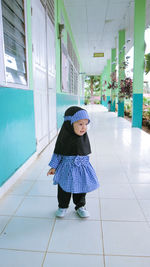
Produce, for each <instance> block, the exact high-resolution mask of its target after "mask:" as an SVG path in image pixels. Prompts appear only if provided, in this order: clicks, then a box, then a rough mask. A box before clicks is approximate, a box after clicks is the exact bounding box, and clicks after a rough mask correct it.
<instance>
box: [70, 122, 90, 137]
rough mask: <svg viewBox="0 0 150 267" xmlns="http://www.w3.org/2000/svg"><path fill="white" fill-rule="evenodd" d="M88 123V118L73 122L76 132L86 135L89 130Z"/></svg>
mask: <svg viewBox="0 0 150 267" xmlns="http://www.w3.org/2000/svg"><path fill="white" fill-rule="evenodd" d="M87 125H88V119H84V120H79V121H75V122H74V123H73V129H74V132H75V133H76V134H77V135H79V136H82V135H84V134H85V133H86V131H87Z"/></svg>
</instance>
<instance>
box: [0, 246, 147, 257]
mask: <svg viewBox="0 0 150 267" xmlns="http://www.w3.org/2000/svg"><path fill="white" fill-rule="evenodd" d="M0 250H6V251H7V250H9V251H19V252H31V253H43V254H44V253H45V252H47V253H48V254H56V255H57V254H58V255H59V254H61V255H68V254H69V255H83V256H101V257H102V256H106V257H107V256H111V257H130V258H150V255H149V256H147V255H128V254H109V253H106V254H105V255H103V254H101V253H100V254H98V253H78V252H62V251H45V250H27V249H14V248H0Z"/></svg>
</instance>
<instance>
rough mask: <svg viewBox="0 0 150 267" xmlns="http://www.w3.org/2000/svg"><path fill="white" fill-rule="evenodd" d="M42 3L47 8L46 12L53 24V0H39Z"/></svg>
mask: <svg viewBox="0 0 150 267" xmlns="http://www.w3.org/2000/svg"><path fill="white" fill-rule="evenodd" d="M41 3H42V5H43V6H44V8H46V10H47V14H48V16H49V18H50V20H51V22H52V24H53V25H55V3H54V0H41Z"/></svg>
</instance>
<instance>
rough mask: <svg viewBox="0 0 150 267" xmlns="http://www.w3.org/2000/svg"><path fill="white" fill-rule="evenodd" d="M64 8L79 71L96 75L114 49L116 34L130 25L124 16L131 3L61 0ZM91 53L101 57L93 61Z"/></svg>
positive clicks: (123, 0) (128, 12)
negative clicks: (96, 53) (100, 54)
mask: <svg viewBox="0 0 150 267" xmlns="http://www.w3.org/2000/svg"><path fill="white" fill-rule="evenodd" d="M141 1H142V0H141ZM147 1H148V2H149V3H150V0H147ZM64 5H65V9H66V12H67V14H68V18H69V22H70V25H71V29H72V32H73V36H74V40H75V42H76V46H77V49H78V52H79V55H80V59H81V62H82V66H83V72H86V73H87V74H100V73H101V71H102V70H103V68H104V66H105V65H106V64H107V59H109V58H110V55H111V48H114V47H115V43H116V42H115V37H116V36H117V35H118V31H119V30H120V29H121V28H125V27H129V24H131V22H130V20H131V19H130V20H129V19H128V14H130V13H131V6H132V7H133V6H134V0H64ZM131 15H132V14H131ZM131 15H130V16H131ZM94 52H104V55H105V56H104V58H93V53H94Z"/></svg>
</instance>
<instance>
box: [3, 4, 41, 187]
mask: <svg viewBox="0 0 150 267" xmlns="http://www.w3.org/2000/svg"><path fill="white" fill-rule="evenodd" d="M30 29H31V17H30V1H27V40H28V55H27V56H28V65H29V86H28V89H25V90H23V89H18V88H11V87H9V88H8V87H0V186H2V185H3V184H4V183H5V182H6V181H7V180H8V179H9V177H10V176H11V175H13V174H14V173H15V172H16V170H17V169H18V168H19V167H20V166H21V165H22V164H23V163H25V162H26V161H27V159H28V158H30V157H31V155H32V154H34V153H35V151H36V139H35V123H34V99H33V78H32V42H31V30H30Z"/></svg>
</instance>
